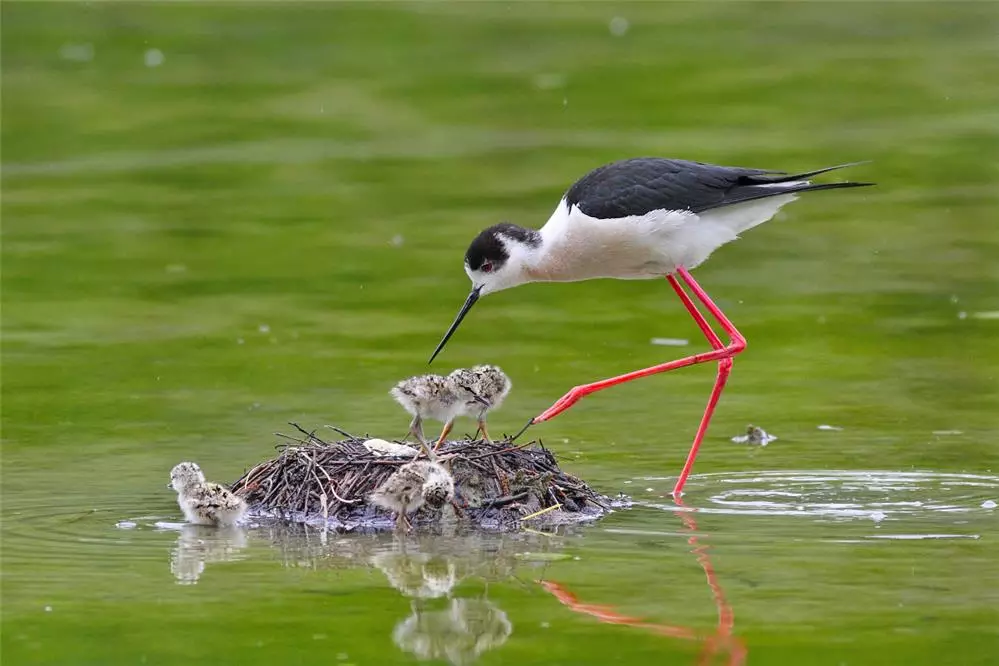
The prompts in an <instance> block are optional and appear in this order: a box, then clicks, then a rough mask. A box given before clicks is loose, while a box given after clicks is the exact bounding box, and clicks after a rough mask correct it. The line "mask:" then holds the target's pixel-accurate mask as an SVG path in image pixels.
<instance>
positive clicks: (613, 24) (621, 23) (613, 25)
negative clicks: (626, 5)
mask: <svg viewBox="0 0 999 666" xmlns="http://www.w3.org/2000/svg"><path fill="white" fill-rule="evenodd" d="M630 27H631V24H630V23H628V19H626V18H624V17H623V16H615V17H614V18H612V19H611V20H610V23H608V24H607V28H608V29H609V30H610V34H612V35H614V36H615V37H623V36H624V35H625V33H627V32H628V28H630Z"/></svg>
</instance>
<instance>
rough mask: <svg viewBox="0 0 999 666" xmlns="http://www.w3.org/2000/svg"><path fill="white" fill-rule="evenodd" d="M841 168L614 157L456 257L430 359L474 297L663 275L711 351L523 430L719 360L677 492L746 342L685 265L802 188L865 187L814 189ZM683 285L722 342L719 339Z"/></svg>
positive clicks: (581, 391) (604, 384)
mask: <svg viewBox="0 0 999 666" xmlns="http://www.w3.org/2000/svg"><path fill="white" fill-rule="evenodd" d="M855 164H857V163H851V164H842V165H838V166H833V167H827V168H825V169H816V170H815V171H809V172H806V173H799V174H795V175H790V176H789V175H787V174H786V173H785V172H782V171H768V170H765V169H744V168H740V167H726V166H718V165H713V164H702V163H700V162H688V161H686V160H674V159H663V158H656V157H643V158H634V159H627V160H622V161H619V162H612V163H610V164H606V165H604V166H601V167H599V168H597V169H594V170H593V171H591V172H590V173H588V174H586V175H585V176H583V177H582V178H580V179H579V180H578V181H576V183H575V184H573V185H572V187H570V188H569V190H568V191H567V192H566V193H565V195H564V196H563V197H562V200H561V201H560V202H559V204H558V206H557V207H556V209H555V212H554V213H552V216H551V218H549V220H548V222H547V223H546V224H545V225H544V227H542V228H541V229H540V230H534V229H526V228H524V227H520V226H517V225H514V224H508V223H504V224H497V225H494V226H491V227H489V228H488V229H485V230H483V231H482V232H481V233H480V234H479V235H478V236H476V238H475V240H473V241H472V243H471V245H469V247H468V251H467V252H466V253H465V272H466V273H467V274H468V277H469V278H470V279H471V280H472V291H471V293H469V295H468V298H467V299H466V300H465V303H464V305H462V306H461V310H459V311H458V315H457V317H455V319H454V322H453V323H452V324H451V327H450V328H449V329H448V330H447V333H445V334H444V337H443V338H442V339H441V341H440V344H438V345H437V349H435V350H434V353H433V355H432V356H431V357H430V361H431V362H433V360H434V358H435V357H436V356H437V354H438V353H440V351H441V350H442V349H443V348H444V345H445V344H446V343H447V341H448V340H449V339H450V338H451V336H452V335H453V334H454V332H455V330H457V328H458V325H459V324H461V321H462V319H464V317H465V315H466V314H468V312H469V310H471V308H472V306H473V305H475V302H476V301H477V300H478V299H479V298H481V297H482V296H485V295H486V294H490V293H493V292H496V291H500V290H503V289H509V288H510V287H516V286H517V285H521V284H526V283H528V282H576V281H580V280H589V279H593V278H616V279H619V280H643V279H650V278H658V277H663V276H665V277H666V279H667V280H668V281H669V283H670V286H671V287H672V288H673V290H674V291H676V293H677V296H679V297H680V300H681V301H682V302H683V305H684V307H686V308H687V311H688V312H689V313H690V315H691V316H692V317H693V318H694V321H695V322H696V323H697V326H698V328H700V329H701V332H702V333H703V334H704V336H705V337H706V338H707V340H708V343H709V344H710V345H711V347H712V351H709V352H704V353H701V354H695V355H693V356H688V357H686V358H682V359H678V360H676V361H669V362H667V363H662V364H660V365H654V366H652V367H650V368H645V369H642V370H636V371H634V372H629V373H627V374H623V375H619V376H617V377H611V378H610V379H604V380H602V381H598V382H594V383H592V384H583V385H580V386H576V387H574V388H573V389H572V390H570V391H569V392H568V393H566V394H565V395H564V396H562V397H561V398H560V399H559V400H558V401H556V402H555V404H553V405H552V406H551V407H549V408H548V409H547V410H545V411H544V412H542V413H541V414H539V415H538V416H536V417H534V418H533V419H531V420H530V421H529V422H528V424H527V426H525V429H526V427H529V426H531V425H534V424H537V423H541V422H542V421H547V420H549V419H551V418H554V417H555V416H556V415H558V414H560V413H562V412H563V411H565V410H566V409H568V408H569V407H571V406H572V405H573V404H575V403H576V402H577V401H578V400H579V399H580V398H582V397H584V396H587V395H589V394H590V393H594V392H596V391H600V390H603V389H605V388H609V387H611V386H616V385H617V384H622V383H624V382H628V381H631V380H633V379H639V378H641V377H648V376H649V375H654V374H657V373H660V372H666V371H669V370H675V369H677V368H683V367H686V366H688V365H694V364H696V363H705V362H707V361H718V375H717V378H716V379H715V384H714V388H713V389H712V391H711V396H710V398H709V399H708V405H707V408H706V409H705V411H704V416H703V417H702V418H701V423H700V426H699V427H698V429H697V433H696V434H695V435H694V442H693V445H692V446H691V448H690V453H689V454H688V455H687V460H686V463H685V464H684V466H683V470H682V471H681V472H680V476H679V477H678V479H677V481H676V485H675V486H674V488H673V494H674V495H679V494H680V493H681V492H682V489H683V485H684V483H685V482H686V480H687V476H688V475H689V474H690V470H691V468H692V467H693V465H694V460H695V459H696V457H697V451H698V449H699V448H700V445H701V441H702V440H703V439H704V433H705V432H706V431H707V429H708V424H709V423H710V421H711V415H712V414H713V413H714V409H715V405H716V404H717V403H718V398H719V397H720V396H721V392H722V389H723V388H724V387H725V382H726V380H727V379H728V375H729V372H730V371H731V368H732V357H733V356H735V355H736V354H738V353H739V352H741V351H742V350H743V349H745V347H746V339H745V338H744V337H743V336H742V334H741V333H739V331H738V330H737V329H736V328H735V326H734V325H733V324H732V322H731V321H729V320H728V318H727V317H726V316H725V314H724V313H723V312H722V311H721V310H720V309H719V308H718V306H717V305H715V304H714V302H712V300H711V298H710V297H709V296H708V295H707V293H706V292H705V291H704V290H703V289H702V288H701V286H700V285H699V284H697V282H696V281H695V280H694V278H693V276H691V274H690V272H689V270H690V269H692V268H695V267H696V266H698V265H699V264H701V263H702V262H703V261H704V260H706V259H707V258H708V257H709V256H710V255H711V253H712V252H714V251H715V250H716V249H717V248H719V247H720V246H722V245H724V244H725V243H728V242H730V241H733V240H735V239H736V238H738V235H739V234H740V233H741V232H743V231H746V230H747V229H751V228H753V227H755V226H757V225H759V224H762V223H763V222H766V221H767V220H769V219H770V218H772V217H773V216H774V215H775V214H776V213H777V211H778V210H780V208H781V207H782V206H783V205H784V204H787V203H789V202H791V201H793V200H794V199H796V198H797V195H798V194H799V193H801V192H809V191H814V190H831V189H838V188H846V187H863V186H866V185H872V184H873V183H857V182H838V183H813V182H812V181H811V180H809V179H810V178H811V177H812V176H816V175H819V174H822V173H826V172H828V171H833V170H835V169H842V168H845V167H848V166H854V165H855ZM681 281H682V282H683V283H684V284H686V285H687V287H688V288H689V289H690V291H691V292H692V293H693V295H694V297H695V298H696V299H697V300H698V301H700V302H701V303H702V304H703V305H704V307H705V308H707V310H708V312H709V313H711V315H712V317H714V318H715V320H717V322H718V324H719V325H720V326H721V328H722V330H724V331H725V333H726V335H727V336H728V338H729V342H728V344H723V343H722V341H721V339H720V338H719V337H718V335H717V334H716V333H715V332H714V331H713V330H712V329H711V325H710V324H709V323H708V321H707V320H706V319H705V318H704V315H702V314H701V312H700V311H699V310H698V309H697V306H696V305H695V304H694V301H693V300H692V299H691V298H690V296H689V295H687V292H686V291H685V290H684V289H683V287H682V286H681V284H680V283H681Z"/></svg>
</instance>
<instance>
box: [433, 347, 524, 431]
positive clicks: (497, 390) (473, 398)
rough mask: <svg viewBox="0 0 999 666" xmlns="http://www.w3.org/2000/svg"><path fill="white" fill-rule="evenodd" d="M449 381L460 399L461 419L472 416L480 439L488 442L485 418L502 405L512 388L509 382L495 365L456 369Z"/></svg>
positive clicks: (449, 376)
mask: <svg viewBox="0 0 999 666" xmlns="http://www.w3.org/2000/svg"><path fill="white" fill-rule="evenodd" d="M448 379H449V380H451V382H453V383H454V385H455V387H456V389H457V391H458V393H459V395H461V396H462V398H463V399H462V401H461V411H460V415H462V416H472V417H474V418H475V419H476V421H477V423H478V430H476V431H475V432H476V435H478V433H479V432H481V433H482V436H483V437H484V438H485V439H487V440H490V441H492V440H491V439H490V437H489V432H488V431H487V430H486V414H487V413H488V412H489V410H491V409H495V408H497V407H499V406H500V405H501V404H503V400H504V399H506V396H507V394H509V393H510V389H511V388H512V386H513V384H512V382H511V381H510V378H509V377H508V376H507V375H506V373H505V372H503V371H502V370H501V369H500V368H499V367H497V366H495V365H477V366H475V367H473V368H470V369H466V368H459V369H458V370H455V371H454V372H452V373H451V374H450V375H448Z"/></svg>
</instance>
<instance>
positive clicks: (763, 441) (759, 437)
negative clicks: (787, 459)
mask: <svg viewBox="0 0 999 666" xmlns="http://www.w3.org/2000/svg"><path fill="white" fill-rule="evenodd" d="M776 440H777V436H776V435H771V434H770V433H768V432H767V431H766V430H764V429H763V428H761V427H759V426H754V425H752V424H750V425H748V426H746V434H745V435H736V436H735V437H733V438H732V441H733V442H735V443H736V444H751V445H753V446H766V445H767V444H769V443H770V442H773V441H776Z"/></svg>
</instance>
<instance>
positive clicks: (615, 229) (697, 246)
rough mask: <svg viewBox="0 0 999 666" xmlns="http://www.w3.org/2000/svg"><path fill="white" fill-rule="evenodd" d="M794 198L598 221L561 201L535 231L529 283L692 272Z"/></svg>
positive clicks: (645, 276)
mask: <svg viewBox="0 0 999 666" xmlns="http://www.w3.org/2000/svg"><path fill="white" fill-rule="evenodd" d="M794 199H795V196H794V195H784V196H776V197H770V198H766V199H760V200H757V201H752V202H747V203H744V204H738V205H735V206H726V207H724V208H717V209H714V210H709V211H706V212H704V213H702V214H700V215H698V214H695V213H691V212H689V211H675V210H672V211H671V210H655V211H651V212H649V213H646V214H645V215H632V216H629V217H621V218H614V219H606V220H601V219H598V218H594V217H590V216H589V215H587V214H585V213H583V212H582V211H581V210H579V208H578V207H576V206H572V207H571V209H570V208H569V207H568V206H567V205H566V203H565V200H564V199H563V200H562V201H561V202H559V205H558V207H557V208H556V209H555V212H554V213H552V216H551V218H550V219H549V220H548V222H547V223H546V224H545V226H544V227H543V228H542V229H541V237H542V244H541V247H540V248H539V249H538V250H536V251H535V252H536V254H535V256H534V257H532V258H531V259H532V260H531V261H530V263H531V264H532V268H531V270H530V274H531V277H532V279H534V280H538V281H545V280H548V281H554V282H572V281H577V280H589V279H592V278H601V277H608V278H617V279H621V280H642V279H650V278H658V277H662V276H663V275H665V274H667V273H672V272H674V271H675V270H676V269H677V268H679V267H681V266H683V267H684V268H694V267H695V266H697V265H698V264H700V263H702V262H703V261H704V260H706V259H707V258H708V257H709V256H710V255H711V253H712V252H714V251H715V250H716V249H718V248H719V247H721V246H722V245H724V244H725V243H728V242H730V241H733V240H735V239H736V238H738V234H739V233H740V232H742V231H745V230H746V229H751V228H752V227H755V226H756V225H758V224H761V223H763V222H766V221H767V220H769V219H770V218H772V217H773V216H774V215H775V214H776V213H777V211H778V210H779V209H780V208H781V206H783V205H784V204H786V203H789V202H791V201H793V200H794Z"/></svg>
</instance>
